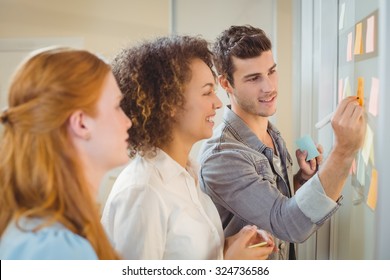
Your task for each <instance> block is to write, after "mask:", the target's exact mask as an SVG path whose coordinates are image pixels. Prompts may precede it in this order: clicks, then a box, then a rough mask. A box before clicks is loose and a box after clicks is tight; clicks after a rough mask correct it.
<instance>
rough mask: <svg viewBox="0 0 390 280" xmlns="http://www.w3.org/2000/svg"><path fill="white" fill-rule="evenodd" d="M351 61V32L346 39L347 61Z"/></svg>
mask: <svg viewBox="0 0 390 280" xmlns="http://www.w3.org/2000/svg"><path fill="white" fill-rule="evenodd" d="M351 60H352V32H350V33H349V34H348V37H347V61H351Z"/></svg>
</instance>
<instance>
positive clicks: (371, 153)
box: [370, 144, 375, 166]
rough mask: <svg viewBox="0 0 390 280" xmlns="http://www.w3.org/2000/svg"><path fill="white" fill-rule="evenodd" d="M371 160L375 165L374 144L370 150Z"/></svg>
mask: <svg viewBox="0 0 390 280" xmlns="http://www.w3.org/2000/svg"><path fill="white" fill-rule="evenodd" d="M370 161H371V164H372V165H373V166H375V151H374V144H372V145H371V151H370Z"/></svg>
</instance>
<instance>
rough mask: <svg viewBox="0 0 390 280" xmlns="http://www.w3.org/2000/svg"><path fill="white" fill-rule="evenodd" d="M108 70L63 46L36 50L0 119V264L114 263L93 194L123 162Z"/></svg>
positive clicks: (123, 125)
mask: <svg viewBox="0 0 390 280" xmlns="http://www.w3.org/2000/svg"><path fill="white" fill-rule="evenodd" d="M121 98H122V94H121V92H120V90H119V88H118V85H117V83H116V81H115V78H114V76H113V74H112V71H111V67H110V65H108V64H107V63H106V62H104V61H103V60H102V59H100V58H98V57H97V56H95V55H94V54H92V53H90V52H88V51H84V50H75V49H69V48H50V49H44V50H39V51H38V52H34V53H33V54H32V55H31V56H30V57H29V58H28V59H26V61H24V62H23V63H22V64H21V65H20V67H19V69H18V70H17V71H16V73H15V74H14V76H13V80H12V81H11V86H10V90H9V101H8V108H7V109H6V110H5V111H4V112H3V113H2V114H1V123H2V124H3V126H4V132H3V136H2V138H1V140H0V154H1V157H0V236H1V238H0V259H30V260H31V259H117V258H118V255H117V253H116V252H115V251H114V249H113V248H112V246H111V244H110V242H109V240H108V238H107V236H106V234H105V232H104V229H103V227H102V225H101V223H100V217H99V211H98V209H97V205H96V204H97V203H96V193H97V188H98V187H99V184H100V180H101V179H102V177H103V175H104V174H105V173H106V172H107V171H108V170H110V169H112V168H114V167H117V166H119V165H123V164H125V163H126V162H127V161H128V156H127V153H126V149H127V138H128V134H127V130H128V129H129V128H130V126H131V121H130V120H129V118H127V116H126V115H125V114H124V113H123V111H122V109H121V107H120V101H121Z"/></svg>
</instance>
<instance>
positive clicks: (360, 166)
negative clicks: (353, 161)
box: [356, 154, 366, 186]
mask: <svg viewBox="0 0 390 280" xmlns="http://www.w3.org/2000/svg"><path fill="white" fill-rule="evenodd" d="M365 169H366V167H365V165H364V160H363V157H362V155H361V154H359V158H358V163H357V174H356V176H357V179H358V181H359V183H360V185H362V186H364V184H365V183H366V182H365V180H366V175H365V173H364V172H365Z"/></svg>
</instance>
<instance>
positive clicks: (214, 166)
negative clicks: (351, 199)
mask: <svg viewBox="0 0 390 280" xmlns="http://www.w3.org/2000/svg"><path fill="white" fill-rule="evenodd" d="M271 47H272V46H271V42H270V40H269V39H268V38H267V36H266V35H265V33H264V32H263V31H262V30H261V29H258V28H254V27H252V26H232V27H230V28H229V29H227V30H225V31H223V32H222V34H221V35H220V36H219V38H218V39H217V41H216V43H215V45H214V54H215V65H216V68H217V71H218V74H219V77H218V79H219V83H220V85H221V86H222V87H223V88H224V89H225V91H226V92H227V94H228V95H229V99H230V102H231V105H230V106H228V107H227V108H225V113H224V119H223V123H222V124H220V125H219V126H218V127H217V128H216V130H215V131H214V135H213V137H212V138H211V139H209V140H208V141H207V142H206V143H205V144H204V146H203V151H202V154H201V172H200V182H201V186H202V188H203V190H204V191H205V192H206V193H208V194H209V195H210V196H211V197H212V199H213V201H214V203H215V204H216V206H217V209H218V211H219V213H220V216H221V219H222V224H223V227H224V231H225V235H226V236H230V235H232V234H235V233H236V232H237V231H238V230H239V229H241V228H242V227H243V226H244V225H246V224H255V225H257V226H258V227H260V228H263V229H265V230H267V231H269V232H271V233H272V234H273V235H275V237H276V238H275V239H276V240H275V244H276V246H277V247H278V249H279V251H278V252H277V253H274V254H273V255H271V256H270V258H272V259H294V258H295V252H294V246H293V244H290V243H298V242H303V241H305V240H306V239H307V238H308V237H309V236H310V235H311V234H312V233H314V232H315V231H316V230H317V229H318V228H319V227H320V226H321V225H322V224H323V223H324V222H325V221H326V220H327V219H328V218H329V217H330V216H331V215H332V214H333V213H334V212H335V211H336V210H337V209H338V207H339V205H340V201H341V191H342V187H343V185H344V182H345V180H346V178H347V176H348V171H349V168H350V166H351V164H352V161H353V158H354V156H355V153H356V152H357V151H358V149H359V148H360V147H361V146H362V144H363V140H364V133H365V130H364V128H365V119H364V110H363V108H362V107H360V106H359V104H358V102H357V99H356V97H349V98H347V99H345V100H343V101H342V102H341V103H340V105H339V106H338V108H337V110H336V112H335V115H334V117H333V119H332V127H333V130H334V133H335V143H334V146H333V149H332V151H331V153H330V155H329V157H328V159H327V160H326V162H325V163H324V164H323V165H322V166H321V169H320V170H319V171H318V172H316V171H317V168H316V165H317V164H320V163H321V161H322V156H320V157H318V158H316V159H315V160H312V161H311V162H306V161H305V157H306V153H305V152H301V151H297V153H296V155H297V159H298V163H299V167H300V169H299V171H298V173H297V174H296V175H295V176H294V179H292V160H291V157H290V155H289V153H288V151H287V148H286V145H285V142H284V140H283V138H282V137H281V135H280V132H279V131H278V130H277V129H276V128H275V126H273V125H272V124H271V123H270V122H269V120H268V117H270V116H272V115H273V114H275V112H276V101H277V95H278V90H277V89H278V84H277V83H278V76H277V72H276V63H275V61H274V59H273V54H272V51H271ZM319 150H321V148H319ZM320 152H321V151H320ZM292 181H293V185H294V186H292V184H291V183H290V182H292ZM306 181H307V182H306ZM302 185H303V186H302ZM292 187H294V190H295V191H296V193H295V195H293V192H292ZM298 188H299V190H298Z"/></svg>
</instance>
